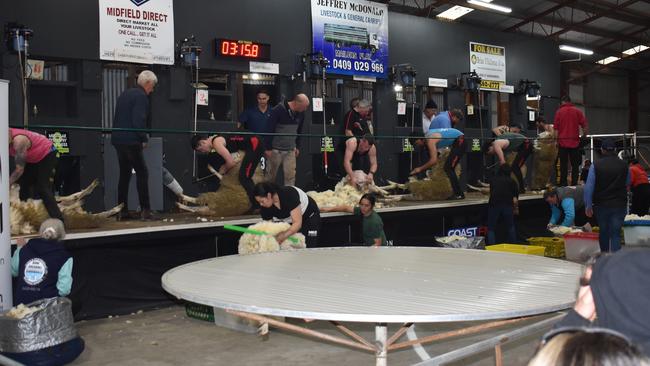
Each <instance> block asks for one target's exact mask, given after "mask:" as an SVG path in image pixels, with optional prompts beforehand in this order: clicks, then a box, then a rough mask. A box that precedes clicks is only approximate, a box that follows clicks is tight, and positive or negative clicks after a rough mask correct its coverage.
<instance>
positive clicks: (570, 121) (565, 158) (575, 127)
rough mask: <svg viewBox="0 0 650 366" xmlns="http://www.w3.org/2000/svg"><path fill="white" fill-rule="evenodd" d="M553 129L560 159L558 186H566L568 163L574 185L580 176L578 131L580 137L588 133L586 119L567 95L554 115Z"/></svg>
mask: <svg viewBox="0 0 650 366" xmlns="http://www.w3.org/2000/svg"><path fill="white" fill-rule="evenodd" d="M553 128H555V131H557V139H558V141H557V143H558V148H559V151H558V155H559V158H560V185H561V186H566V185H568V180H567V179H568V174H569V173H568V172H569V167H568V164H569V162H570V163H571V184H572V185H576V184H577V182H578V175H579V174H580V160H581V159H582V156H581V153H580V129H582V136H583V137H584V136H586V135H587V133H588V132H589V128H588V126H587V119H586V118H585V115H584V113H582V111H581V110H579V109H578V108H576V106H575V105H573V104H572V103H571V98H570V97H569V96H568V95H565V96H564V97H562V104H561V105H560V108H559V109H558V111H557V112H556V113H555V121H554V124H553Z"/></svg>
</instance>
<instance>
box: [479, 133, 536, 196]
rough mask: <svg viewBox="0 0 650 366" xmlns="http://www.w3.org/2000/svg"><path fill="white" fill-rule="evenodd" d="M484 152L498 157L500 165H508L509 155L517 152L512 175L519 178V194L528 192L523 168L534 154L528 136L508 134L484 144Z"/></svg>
mask: <svg viewBox="0 0 650 366" xmlns="http://www.w3.org/2000/svg"><path fill="white" fill-rule="evenodd" d="M482 150H483V153H484V154H488V155H496V156H497V158H498V159H499V165H504V164H506V154H507V153H509V152H513V151H516V152H517V156H516V157H515V160H514V161H513V162H512V173H513V174H514V175H515V177H516V178H517V184H518V185H519V193H525V192H526V185H525V182H524V177H523V175H522V173H521V168H522V167H523V166H524V165H525V164H526V159H528V156H529V155H530V154H531V153H532V152H533V144H532V142H531V141H530V140H529V139H528V138H526V136H524V135H522V134H519V133H513V132H506V133H503V134H501V135H499V136H497V137H496V138H495V139H494V140H493V141H487V142H486V143H485V144H483V148H482Z"/></svg>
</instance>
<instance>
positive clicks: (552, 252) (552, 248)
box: [527, 237, 566, 258]
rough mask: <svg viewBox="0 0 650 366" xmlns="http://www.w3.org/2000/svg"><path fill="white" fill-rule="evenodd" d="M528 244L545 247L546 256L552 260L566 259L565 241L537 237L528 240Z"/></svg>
mask: <svg viewBox="0 0 650 366" xmlns="http://www.w3.org/2000/svg"><path fill="white" fill-rule="evenodd" d="M527 241H528V244H530V245H537V246H539V247H544V248H546V250H544V256H545V257H551V258H564V256H565V255H566V254H565V250H564V239H563V238H556V237H535V238H528V240H527Z"/></svg>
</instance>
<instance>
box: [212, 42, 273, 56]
mask: <svg viewBox="0 0 650 366" xmlns="http://www.w3.org/2000/svg"><path fill="white" fill-rule="evenodd" d="M215 51H216V54H217V55H218V56H222V57H233V58H244V59H252V60H269V59H270V55H271V46H270V45H268V44H264V43H257V42H251V41H242V40H232V39H219V38H218V39H216V40H215Z"/></svg>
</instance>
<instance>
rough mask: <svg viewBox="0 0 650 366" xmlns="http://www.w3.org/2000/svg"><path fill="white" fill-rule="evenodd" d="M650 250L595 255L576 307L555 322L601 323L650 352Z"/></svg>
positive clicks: (566, 324)
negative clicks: (649, 279) (649, 305)
mask: <svg viewBox="0 0 650 366" xmlns="http://www.w3.org/2000/svg"><path fill="white" fill-rule="evenodd" d="M648 273H650V250H648V249H647V248H627V249H625V250H621V251H620V252H617V253H614V254H606V255H596V256H594V257H592V258H591V259H590V260H589V261H588V262H587V264H586V268H585V272H584V274H583V276H582V277H581V278H580V288H579V290H578V296H577V299H576V303H575V305H574V307H573V309H571V310H569V312H568V313H567V315H566V316H565V317H564V318H563V319H561V320H560V321H559V322H557V323H556V325H555V326H554V328H555V330H561V329H566V328H567V327H576V326H584V327H588V328H592V327H602V328H607V329H612V330H614V331H617V332H620V333H622V334H624V335H625V336H626V337H628V338H629V339H630V340H631V341H632V342H634V343H636V344H637V345H639V346H640V347H641V349H642V351H643V352H644V354H645V355H646V356H648V355H650V313H649V312H648V301H650V282H649V281H648V275H647V274H648Z"/></svg>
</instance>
